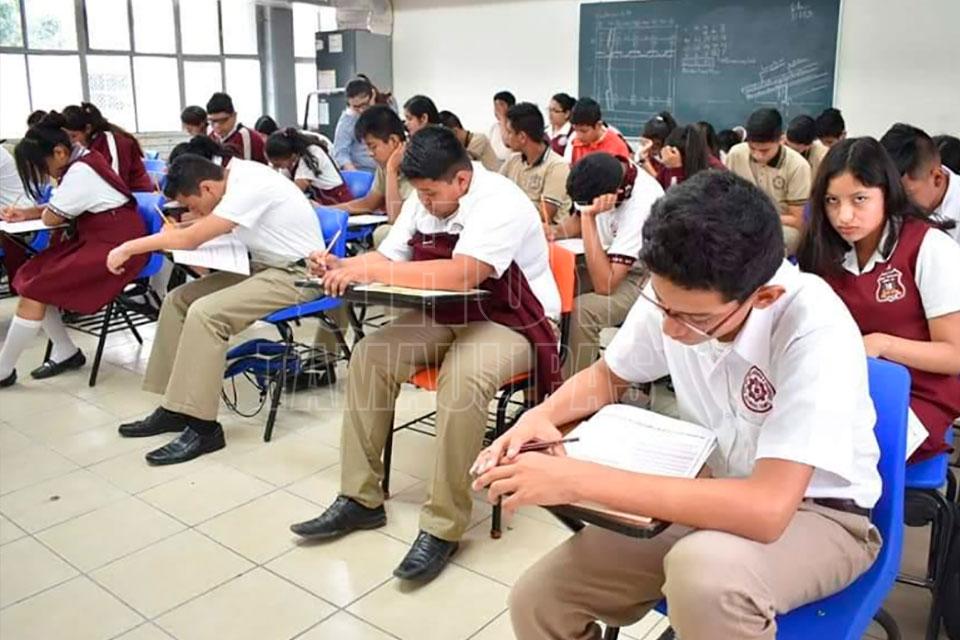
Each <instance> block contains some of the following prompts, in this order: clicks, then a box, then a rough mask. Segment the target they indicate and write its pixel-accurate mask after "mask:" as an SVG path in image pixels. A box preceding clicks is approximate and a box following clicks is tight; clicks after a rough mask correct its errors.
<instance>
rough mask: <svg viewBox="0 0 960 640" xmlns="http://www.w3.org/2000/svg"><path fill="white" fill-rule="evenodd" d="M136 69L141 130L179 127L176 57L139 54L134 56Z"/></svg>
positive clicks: (161, 129) (175, 128) (138, 118)
mask: <svg viewBox="0 0 960 640" xmlns="http://www.w3.org/2000/svg"><path fill="white" fill-rule="evenodd" d="M133 73H134V77H136V78H137V120H138V124H139V129H140V131H176V130H177V129H179V128H180V92H179V91H177V85H178V80H177V59H176V58H161V57H154V56H137V57H135V58H134V59H133ZM171 88H172V90H171Z"/></svg>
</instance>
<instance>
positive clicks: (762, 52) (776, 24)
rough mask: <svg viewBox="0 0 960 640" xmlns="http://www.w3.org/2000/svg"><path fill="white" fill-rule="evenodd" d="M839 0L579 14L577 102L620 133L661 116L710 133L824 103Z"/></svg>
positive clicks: (676, 3)
mask: <svg viewBox="0 0 960 640" xmlns="http://www.w3.org/2000/svg"><path fill="white" fill-rule="evenodd" d="M839 16H840V0H648V1H646V2H605V3H594V4H584V5H581V7H580V95H582V96H591V97H593V98H595V99H596V100H597V101H598V102H600V105H601V106H602V107H603V116H604V120H606V121H607V122H609V123H610V124H613V125H614V126H616V127H618V128H619V129H620V130H621V131H623V133H624V134H626V135H629V136H636V135H639V134H640V131H641V130H642V129H643V125H644V123H645V122H646V121H647V120H648V119H649V118H651V117H652V116H654V115H655V114H657V113H658V112H660V111H664V110H667V111H670V112H672V113H673V114H674V117H675V118H676V119H677V120H678V121H679V122H681V123H689V122H694V121H697V120H707V121H709V122H711V123H713V125H714V126H715V127H716V128H717V129H718V130H719V129H721V128H727V127H732V126H734V125H738V124H742V123H743V122H744V121H745V120H746V118H747V116H748V115H750V112H752V111H753V110H754V109H757V108H759V107H776V108H778V109H780V112H781V113H782V114H783V117H784V121H788V120H789V119H790V118H791V117H793V116H796V115H798V114H801V113H809V114H811V115H813V116H816V114H817V113H819V112H820V111H821V110H823V109H824V108H826V107H828V106H830V105H831V104H832V103H833V80H834V69H835V67H836V51H837V27H838V22H839Z"/></svg>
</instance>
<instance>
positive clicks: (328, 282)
mask: <svg viewBox="0 0 960 640" xmlns="http://www.w3.org/2000/svg"><path fill="white" fill-rule="evenodd" d="M372 281H373V280H372V279H371V278H370V276H369V275H368V274H367V269H366V267H363V266H354V267H343V266H340V267H337V268H336V269H328V270H327V271H326V273H324V274H323V290H324V292H325V293H326V294H327V295H328V296H334V297H340V296H342V295H343V294H344V293H346V292H347V288H349V287H350V285H351V284H369V283H370V282H372Z"/></svg>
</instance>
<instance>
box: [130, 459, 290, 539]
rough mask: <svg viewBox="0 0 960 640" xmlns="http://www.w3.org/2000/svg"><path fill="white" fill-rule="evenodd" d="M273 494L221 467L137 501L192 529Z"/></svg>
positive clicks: (213, 466)
mask: <svg viewBox="0 0 960 640" xmlns="http://www.w3.org/2000/svg"><path fill="white" fill-rule="evenodd" d="M271 490H273V486H271V485H269V484H267V483H266V482H264V481H262V480H258V479H257V478H254V477H253V476H250V475H247V474H245V473H243V472H242V471H238V470H236V469H233V468H231V467H228V466H225V465H222V464H216V463H214V464H211V465H210V466H209V467H207V468H205V469H201V470H200V471H197V472H196V473H192V474H190V475H187V476H183V477H182V478H177V479H176V480H171V481H170V482H168V483H166V484H162V485H160V486H159V487H154V488H153V489H149V490H147V491H144V492H143V493H141V494H140V497H141V498H143V499H144V500H146V501H147V502H149V503H150V504H152V505H153V506H155V507H157V508H158V509H160V510H161V511H165V512H166V513H169V514H170V515H172V516H174V517H175V518H177V519H178V520H181V521H183V522H186V523H187V524H190V525H195V524H198V523H200V522H203V521H204V520H207V519H208V518H212V517H213V516H216V515H219V514H221V513H224V512H225V511H229V510H230V509H233V508H234V507H237V506H240V505H241V504H243V503H245V502H249V501H250V500H253V499H254V498H256V497H258V496H262V495H263V494H265V493H267V492H269V491H271Z"/></svg>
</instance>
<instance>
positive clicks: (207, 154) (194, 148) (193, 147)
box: [167, 135, 235, 164]
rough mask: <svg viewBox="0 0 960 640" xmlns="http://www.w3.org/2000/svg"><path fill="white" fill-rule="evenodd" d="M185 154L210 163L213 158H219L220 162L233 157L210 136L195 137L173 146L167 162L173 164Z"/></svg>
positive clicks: (229, 151) (230, 152) (230, 151)
mask: <svg viewBox="0 0 960 640" xmlns="http://www.w3.org/2000/svg"><path fill="white" fill-rule="evenodd" d="M187 153H192V154H193V155H195V156H200V157H202V158H206V159H207V160H211V161H212V160H213V158H214V157H219V158H220V159H221V161H222V160H223V159H225V158H232V157H233V156H234V155H235V154H234V153H233V151H232V150H230V149H227V148H226V147H224V146H223V145H222V144H220V143H219V142H217V141H216V140H214V139H213V138H211V137H210V136H204V135H196V136H193V137H192V138H190V139H189V140H187V141H186V142H181V143H180V144H178V145H177V146H175V147H174V148H173V149H172V150H171V151H170V155H169V156H167V162H168V163H169V164H173V162H174V161H175V160H176V159H177V158H179V157H180V156H182V155H184V154H187Z"/></svg>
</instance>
